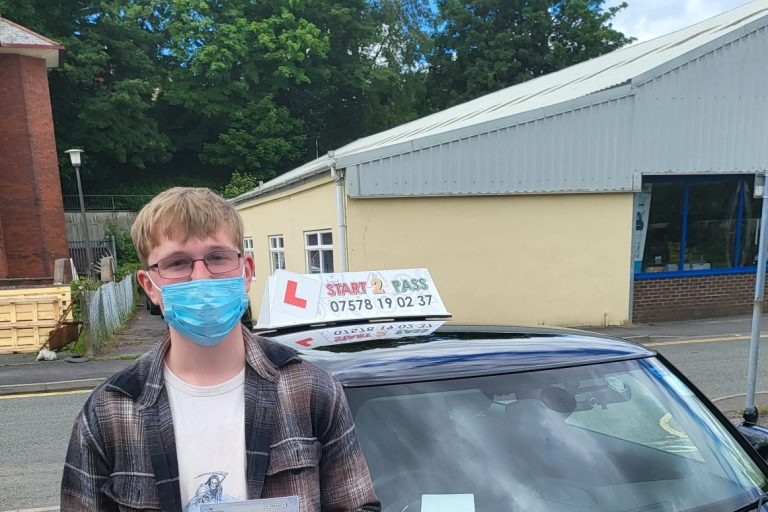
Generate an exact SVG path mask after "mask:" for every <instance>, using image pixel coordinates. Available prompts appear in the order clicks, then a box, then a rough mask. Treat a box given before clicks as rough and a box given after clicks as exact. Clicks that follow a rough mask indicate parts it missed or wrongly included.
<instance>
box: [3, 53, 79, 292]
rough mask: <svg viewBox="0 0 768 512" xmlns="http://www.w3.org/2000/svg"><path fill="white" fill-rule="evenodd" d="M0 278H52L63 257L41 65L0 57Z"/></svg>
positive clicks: (45, 83)
mask: <svg viewBox="0 0 768 512" xmlns="http://www.w3.org/2000/svg"><path fill="white" fill-rule="evenodd" d="M0 233H2V239H0V278H37V277H42V276H52V275H53V264H54V260H55V259H57V258H65V257H67V256H68V249H67V234H66V222H65V218H64V208H63V205H62V198H61V183H60V181H59V166H58V161H57V156H56V142H55V139H54V132H53V119H52V115H51V101H50V94H49V90H48V74H47V69H46V67H45V61H43V60H42V59H37V58H34V57H27V56H23V55H7V54H0Z"/></svg>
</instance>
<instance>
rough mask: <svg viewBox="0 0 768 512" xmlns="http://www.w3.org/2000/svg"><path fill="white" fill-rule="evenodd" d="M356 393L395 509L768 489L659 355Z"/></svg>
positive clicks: (642, 505)
mask: <svg viewBox="0 0 768 512" xmlns="http://www.w3.org/2000/svg"><path fill="white" fill-rule="evenodd" d="M347 393H348V396H349V402H350V406H351V407H352V411H353V414H354V416H355V422H356V425H357V428H358V432H359V435H360V442H361V445H362V447H363V450H364V452H365V454H366V459H367V461H368V464H369V467H370V470H371V475H372V477H373V480H374V486H375V488H376V492H377V494H378V496H379V498H380V499H381V501H382V505H383V510H384V512H403V511H405V510H407V511H410V512H419V511H423V512H436V511H437V510H441V511H451V512H465V511H472V510H476V511H480V512H483V511H500V510H504V511H526V510H548V511H550V510H564V511H565V510H567V511H582V510H584V511H587V510H588V511H605V512H618V511H627V512H629V511H633V512H640V511H653V512H668V511H684V510H685V511H715V510H717V511H721V510H735V509H737V508H739V507H741V506H744V505H746V504H748V503H750V502H753V501H755V499H756V498H757V497H758V496H759V495H760V494H761V493H762V492H764V491H765V490H766V489H767V488H768V482H766V478H765V476H764V475H763V473H762V472H761V470H760V469H759V468H758V466H757V465H756V464H755V463H754V462H753V461H752V459H751V458H750V457H749V456H748V455H747V453H746V452H745V451H744V450H743V449H742V448H741V446H740V445H739V444H738V443H737V442H736V440H735V439H734V438H733V437H732V436H731V434H729V432H728V431H727V430H726V429H725V428H724V426H723V425H722V424H721V423H720V422H719V421H718V420H717V419H716V418H715V417H714V416H713V415H712V414H711V413H710V412H709V410H708V409H707V408H706V407H705V406H704V405H703V404H702V403H701V402H700V401H699V400H698V398H696V396H695V395H694V394H693V393H692V392H691V391H690V389H689V388H687V387H686V386H685V384H684V383H683V382H682V381H680V380H679V379H678V378H677V377H676V376H675V375H673V374H672V373H670V372H669V371H668V370H667V369H666V368H665V367H664V366H663V364H662V363H661V362H660V361H658V360H656V359H654V358H649V359H639V360H632V361H620V362H610V363H603V364H593V365H587V366H580V367H573V368H558V369H549V370H542V371H532V372H526V373H515V374H508V375H496V376H484V377H473V378H463V379H452V380H441V381H432V382H421V383H408V384H395V385H384V386H370V387H359V388H349V389H348V390H347Z"/></svg>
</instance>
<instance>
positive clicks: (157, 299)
mask: <svg viewBox="0 0 768 512" xmlns="http://www.w3.org/2000/svg"><path fill="white" fill-rule="evenodd" d="M136 281H137V282H138V283H139V286H141V288H142V289H143V290H144V293H146V294H147V297H149V300H151V301H152V303H153V304H155V305H157V306H160V305H161V304H162V300H161V299H162V294H161V293H160V291H159V290H158V289H157V288H155V287H154V286H153V285H152V281H151V280H150V278H149V272H147V271H146V270H137V271H136Z"/></svg>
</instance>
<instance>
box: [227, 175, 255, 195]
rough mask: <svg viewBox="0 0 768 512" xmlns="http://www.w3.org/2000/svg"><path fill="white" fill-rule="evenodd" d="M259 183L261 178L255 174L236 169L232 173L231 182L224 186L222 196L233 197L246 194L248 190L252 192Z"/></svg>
mask: <svg viewBox="0 0 768 512" xmlns="http://www.w3.org/2000/svg"><path fill="white" fill-rule="evenodd" d="M258 184H259V180H257V179H256V178H255V177H254V176H253V175H251V174H248V173H247V172H240V171H235V172H233V173H232V177H231V178H230V180H229V183H227V184H226V185H224V188H222V189H221V190H220V191H219V193H220V194H221V195H222V197H225V198H227V199H231V198H233V197H237V196H239V195H241V194H245V193H246V192H250V191H251V190H253V189H254V188H256V187H257V186H258Z"/></svg>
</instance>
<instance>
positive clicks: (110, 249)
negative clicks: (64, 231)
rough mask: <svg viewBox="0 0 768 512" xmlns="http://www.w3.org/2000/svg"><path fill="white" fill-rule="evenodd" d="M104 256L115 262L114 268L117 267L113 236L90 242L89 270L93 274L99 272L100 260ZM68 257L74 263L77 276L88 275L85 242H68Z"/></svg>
mask: <svg viewBox="0 0 768 512" xmlns="http://www.w3.org/2000/svg"><path fill="white" fill-rule="evenodd" d="M104 256H112V258H114V260H115V266H117V263H118V262H117V247H116V246H115V237H114V236H106V237H104V238H102V239H101V240H91V261H92V262H93V268H92V269H91V270H92V271H93V272H94V273H95V274H98V273H99V272H100V269H101V267H100V264H101V258H103V257H104ZM69 257H70V258H72V260H73V261H74V262H75V268H76V269H77V273H78V274H80V275H86V274H87V273H88V250H87V249H86V243H85V240H70V241H69Z"/></svg>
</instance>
